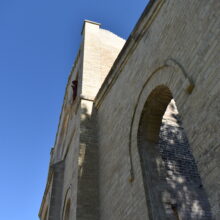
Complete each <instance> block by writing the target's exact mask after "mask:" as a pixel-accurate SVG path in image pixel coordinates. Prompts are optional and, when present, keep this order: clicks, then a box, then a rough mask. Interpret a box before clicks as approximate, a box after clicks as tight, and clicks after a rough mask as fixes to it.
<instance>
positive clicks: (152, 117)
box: [138, 85, 212, 220]
mask: <svg viewBox="0 0 220 220" xmlns="http://www.w3.org/2000/svg"><path fill="white" fill-rule="evenodd" d="M138 150H139V155H140V160H141V167H142V174H143V181H144V188H145V193H146V201H147V206H148V210H149V218H150V219H161V220H165V219H169V220H180V219H181V220H185V219H187V220H189V219H212V218H211V211H210V205H209V202H208V199H207V196H206V193H205V190H204V188H203V186H202V182H201V179H200V176H199V173H198V170H197V166H196V163H195V160H194V158H193V155H192V153H191V150H190V146H189V143H188V140H187V137H186V135H185V133H184V130H183V127H182V123H181V117H180V115H179V113H178V110H177V107H176V104H175V100H174V99H173V96H172V93H171V91H170V90H169V88H168V87H167V86H164V85H161V86H158V87H156V88H155V89H154V90H153V91H152V92H151V94H150V95H149V97H148V99H147V101H146V103H145V105H144V108H143V111H142V114H141V119H140V122H139V129H138Z"/></svg>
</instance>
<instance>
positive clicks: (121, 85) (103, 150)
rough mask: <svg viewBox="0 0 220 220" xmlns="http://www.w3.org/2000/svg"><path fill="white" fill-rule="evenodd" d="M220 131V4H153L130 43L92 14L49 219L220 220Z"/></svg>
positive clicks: (74, 75)
mask: <svg viewBox="0 0 220 220" xmlns="http://www.w3.org/2000/svg"><path fill="white" fill-rule="evenodd" d="M219 127H220V1H219V0H150V2H149V3H148V5H147V7H146V9H145V10H144V12H143V14H142V16H141V17H140V19H139V21H138V22H137V24H136V26H135V28H134V30H133V31H132V33H131V34H130V36H129V38H128V40H127V41H125V40H124V39H122V38H120V37H119V36H117V35H115V34H113V33H111V32H110V31H108V30H104V29H102V28H101V27H100V24H99V23H96V22H92V21H87V20H86V21H85V22H84V25H83V28H82V43H81V46H80V49H79V52H78V55H77V58H76V60H75V63H74V65H73V68H72V71H71V73H70V76H69V79H68V82H67V86H66V92H65V97H64V101H63V107H62V112H61V115H60V120H59V126H58V131H57V135H56V140H55V145H54V148H52V150H51V159H50V164H49V172H48V178H47V184H46V187H45V192H44V195H43V200H42V204H41V207H40V212H39V217H40V219H41V220H190V219H196V220H197V219H199V220H201V219H204V220H208V219H216V220H219V219H220V128H219Z"/></svg>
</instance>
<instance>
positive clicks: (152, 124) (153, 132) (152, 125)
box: [141, 85, 173, 143]
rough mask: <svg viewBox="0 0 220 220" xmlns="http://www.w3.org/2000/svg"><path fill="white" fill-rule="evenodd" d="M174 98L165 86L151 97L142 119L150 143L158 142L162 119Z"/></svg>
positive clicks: (156, 89)
mask: <svg viewBox="0 0 220 220" xmlns="http://www.w3.org/2000/svg"><path fill="white" fill-rule="evenodd" d="M172 98H173V97H172V93H171V91H170V90H169V88H168V87H166V86H164V85H160V86H158V87H157V88H155V89H154V90H153V91H152V92H151V94H150V95H149V97H148V99H147V102H146V103H145V106H144V109H143V111H142V118H141V121H144V123H145V126H143V127H142V129H143V130H144V131H143V132H144V133H145V134H146V135H145V138H146V139H147V140H148V141H150V142H154V143H157V142H158V138H159V131H160V126H161V122H162V117H163V115H164V112H165V110H166V108H167V106H168V104H169V103H170V101H171V99H172Z"/></svg>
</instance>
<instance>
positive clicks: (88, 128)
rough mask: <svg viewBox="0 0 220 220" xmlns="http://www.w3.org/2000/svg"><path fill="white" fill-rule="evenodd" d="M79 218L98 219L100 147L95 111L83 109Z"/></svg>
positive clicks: (78, 198)
mask: <svg viewBox="0 0 220 220" xmlns="http://www.w3.org/2000/svg"><path fill="white" fill-rule="evenodd" d="M78 164H79V173H78V195H77V219H78V218H80V219H81V218H83V219H88V220H90V219H92V220H96V219H97V220H98V203H99V200H98V198H99V195H98V189H99V188H98V147H97V138H96V120H95V113H94V112H92V114H91V115H90V114H89V113H88V109H87V107H86V106H85V107H83V108H82V109H81V122H80V152H79V161H78Z"/></svg>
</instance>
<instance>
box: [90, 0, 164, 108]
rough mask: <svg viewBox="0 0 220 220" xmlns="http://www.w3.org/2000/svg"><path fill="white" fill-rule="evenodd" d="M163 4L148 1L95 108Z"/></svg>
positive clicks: (100, 90) (100, 92)
mask: <svg viewBox="0 0 220 220" xmlns="http://www.w3.org/2000/svg"><path fill="white" fill-rule="evenodd" d="M164 2H165V1H164V0H150V1H149V3H148V4H147V6H146V8H145V9H144V11H143V13H142V15H141V17H140V18H139V20H138V22H137V24H136V25H135V27H134V29H133V31H132V32H131V34H130V35H129V37H128V40H127V41H126V43H125V45H124V47H123V48H122V50H121V51H120V53H119V55H118V57H117V58H116V60H115V62H114V64H113V66H112V68H111V69H110V71H109V73H108V75H107V77H106V78H105V80H104V82H103V84H102V86H101V88H100V89H99V91H98V93H97V95H96V97H95V100H94V104H95V107H96V108H99V107H100V105H101V103H102V101H103V99H104V97H105V96H106V95H107V93H108V91H109V90H110V89H111V87H112V86H113V84H114V82H115V81H116V79H117V78H118V76H119V75H120V73H121V71H122V69H123V67H124V65H125V64H126V62H127V60H128V59H129V57H130V56H131V54H132V53H133V51H134V49H135V48H136V47H137V44H138V42H139V41H140V40H141V39H142V37H143V34H144V33H145V32H146V31H147V30H148V28H149V27H150V25H151V24H152V22H153V21H154V18H155V17H156V15H157V14H158V12H159V10H160V9H161V7H162V5H163V3H164Z"/></svg>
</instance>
